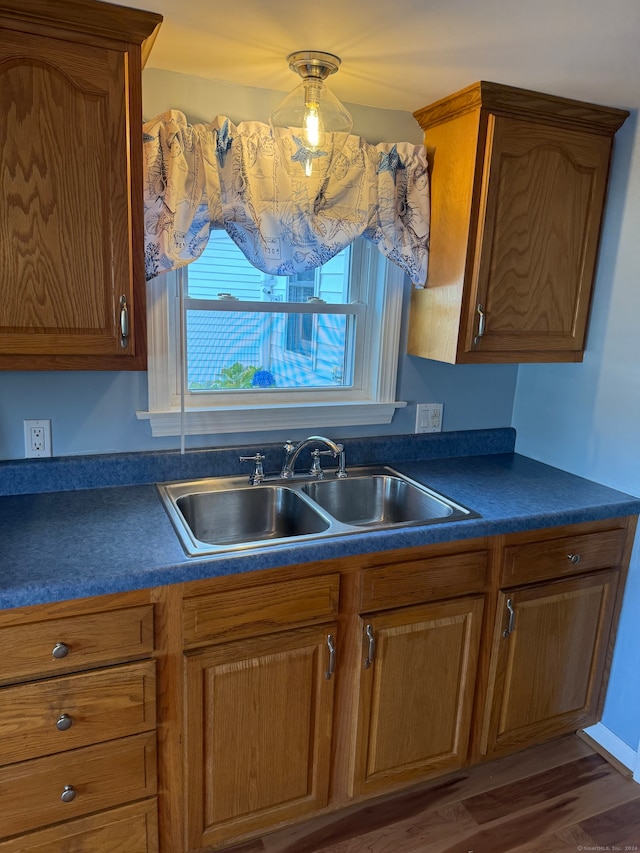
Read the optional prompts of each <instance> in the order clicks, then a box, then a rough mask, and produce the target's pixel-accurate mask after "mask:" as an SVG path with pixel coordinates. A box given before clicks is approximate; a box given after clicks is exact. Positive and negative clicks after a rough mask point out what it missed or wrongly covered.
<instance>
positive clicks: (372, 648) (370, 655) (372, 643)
mask: <svg viewBox="0 0 640 853" xmlns="http://www.w3.org/2000/svg"><path fill="white" fill-rule="evenodd" d="M364 632H365V634H366V635H367V639H368V640H369V648H368V651H367V657H366V658H365V661H364V668H365V669H369V667H370V666H371V664H372V663H373V661H374V658H375V656H376V640H375V637H374V636H373V625H367V627H366V628H365V629H364Z"/></svg>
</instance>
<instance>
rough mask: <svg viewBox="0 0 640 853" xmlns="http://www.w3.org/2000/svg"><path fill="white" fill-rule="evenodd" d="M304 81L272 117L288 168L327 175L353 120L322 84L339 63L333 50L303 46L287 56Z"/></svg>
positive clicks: (302, 173)
mask: <svg viewBox="0 0 640 853" xmlns="http://www.w3.org/2000/svg"><path fill="white" fill-rule="evenodd" d="M287 62H288V63H289V68H290V69H291V70H292V71H295V72H296V74H299V75H300V77H302V83H301V84H300V85H299V86H297V87H296V88H295V89H294V90H293V92H291V94H289V95H288V96H287V97H286V98H285V99H284V101H283V102H282V103H281V104H280V106H279V107H277V108H276V109H275V110H274V112H273V113H272V114H271V116H270V118H269V124H270V125H271V130H272V133H273V138H274V140H275V142H276V145H277V146H278V149H279V152H280V156H281V158H282V161H283V164H284V167H285V169H286V171H287V172H288V173H289V174H290V175H292V176H293V177H306V178H312V177H313V178H319V179H323V178H324V177H325V176H326V175H327V173H328V172H329V170H330V169H331V167H332V166H333V164H334V163H335V160H336V158H337V156H338V155H339V153H340V151H341V150H342V148H343V147H344V144H345V142H346V141H347V137H348V136H349V133H350V131H351V127H352V125H353V121H352V118H351V116H350V115H349V113H348V112H347V110H346V109H345V108H344V107H343V106H342V104H341V103H340V101H339V100H338V99H337V98H336V97H335V95H333V94H332V93H331V92H330V91H329V89H327V87H326V86H325V84H324V81H325V80H326V78H327V77H328V76H329V75H330V74H335V73H336V71H337V70H338V68H339V67H340V59H339V58H338V57H337V56H334V54H332V53H324V52H323V51H317V50H299V51H296V52H295V53H290V54H289V56H287Z"/></svg>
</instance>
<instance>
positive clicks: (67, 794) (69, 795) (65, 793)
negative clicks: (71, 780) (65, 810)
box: [60, 785, 76, 803]
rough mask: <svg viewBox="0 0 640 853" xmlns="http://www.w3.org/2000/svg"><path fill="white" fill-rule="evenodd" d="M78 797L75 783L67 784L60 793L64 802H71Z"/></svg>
mask: <svg viewBox="0 0 640 853" xmlns="http://www.w3.org/2000/svg"><path fill="white" fill-rule="evenodd" d="M75 798H76V789H75V788H74V787H73V785H65V786H64V788H63V789H62V793H61V794H60V799H61V800H62V802H63V803H71V802H73V800H75Z"/></svg>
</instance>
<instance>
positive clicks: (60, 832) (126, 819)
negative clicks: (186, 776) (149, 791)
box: [0, 798, 158, 853]
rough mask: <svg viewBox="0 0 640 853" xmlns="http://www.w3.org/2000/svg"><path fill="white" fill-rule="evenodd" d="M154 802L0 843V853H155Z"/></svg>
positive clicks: (133, 805)
mask: <svg viewBox="0 0 640 853" xmlns="http://www.w3.org/2000/svg"><path fill="white" fill-rule="evenodd" d="M157 850H158V820H157V809H156V801H155V798H154V799H150V800H142V801H141V802H138V803H133V804H132V805H128V806H121V807H120V808H116V809H110V810H109V811H106V812H99V813H98V814H95V815H91V816H89V817H84V818H78V819H77V820H70V821H67V822H65V823H62V824H58V825H57V826H54V827H49V828H48V829H43V830H40V831H38V832H31V833H29V834H28V835H26V836H23V837H22V838H14V839H11V840H10V841H0V853H27V851H28V853H71V851H73V853H115V851H117V853H156V851H157Z"/></svg>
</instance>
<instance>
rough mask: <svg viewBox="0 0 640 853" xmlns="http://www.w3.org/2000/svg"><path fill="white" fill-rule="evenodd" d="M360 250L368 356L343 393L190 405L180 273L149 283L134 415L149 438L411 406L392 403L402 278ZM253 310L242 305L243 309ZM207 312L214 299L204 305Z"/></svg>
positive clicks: (203, 398) (368, 248)
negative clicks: (144, 381) (139, 407)
mask: <svg viewBox="0 0 640 853" xmlns="http://www.w3.org/2000/svg"><path fill="white" fill-rule="evenodd" d="M356 245H357V252H356V253H355V256H356V257H357V264H358V267H359V275H360V276H361V281H362V282H363V283H364V292H363V291H362V290H361V298H362V299H364V300H366V305H367V311H366V317H367V322H366V324H365V329H364V330H361V333H364V345H363V357H362V359H360V360H358V363H356V364H355V365H354V384H353V385H352V386H350V387H346V388H344V387H339V388H336V387H331V388H304V389H289V390H284V389H283V390H264V389H263V390H257V391H232V392H222V391H217V392H214V394H215V396H213V395H212V396H211V397H208V396H207V395H206V394H204V393H202V394H200V393H199V394H198V395H197V400H196V398H195V397H194V398H193V399H192V398H191V395H190V394H186V393H184V392H183V391H182V390H181V384H182V383H181V382H180V371H181V370H182V361H181V357H180V332H179V329H180V277H181V275H182V271H181V270H177V271H174V272H168V273H164V274H163V275H160V276H158V277H156V278H155V279H152V280H151V281H149V282H148V283H147V320H148V386H149V409H148V411H138V412H136V415H137V417H138V418H139V419H141V420H149V422H150V425H151V431H152V435H154V436H173V435H224V434H228V433H245V432H264V431H270V430H282V429H288V430H294V429H296V428H314V429H315V428H319V427H325V426H327V427H343V426H363V425H368V424H388V423H390V422H391V420H392V418H393V415H394V414H395V411H396V409H398V408H403V407H404V406H406V402H402V401H398V400H396V399H395V395H396V380H397V370H398V348H399V340H400V324H401V318H402V300H403V292H404V287H405V276H404V273H403V272H402V270H401V269H400V268H399V267H397V266H396V265H395V264H392V263H390V262H388V261H386V260H385V259H384V258H383V257H382V255H381V254H380V252H379V251H378V249H377V248H376V247H375V246H374V245H373V244H371V243H367V242H366V241H363V240H361V241H359V243H358V244H356ZM354 248H356V247H355V246H354ZM192 303H193V304H192ZM250 305H251V303H247V302H243V303H242V306H243V308H245V307H248V306H250ZM255 305H256V307H257V306H261V310H265V309H268V310H272V311H282V310H286V308H285V304H283V303H264V302H263V303H255ZM210 306H211V301H210V300H209V301H208V303H207V307H210ZM189 307H194V308H195V307H197V302H196V301H195V300H191V301H190V303H189ZM218 307H222V303H218V305H217V306H216V308H218ZM236 307H239V306H238V303H236ZM339 307H340V306H336V305H333V306H332V305H330V304H327V305H321V304H315V305H314V306H313V310H314V312H316V311H322V312H324V311H326V312H327V313H335V311H336V309H338V308H339ZM299 308H300V306H298V310H299ZM353 308H354V311H356V312H360V311H361V310H362V306H361V305H360V306H358V305H354V306H353Z"/></svg>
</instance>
